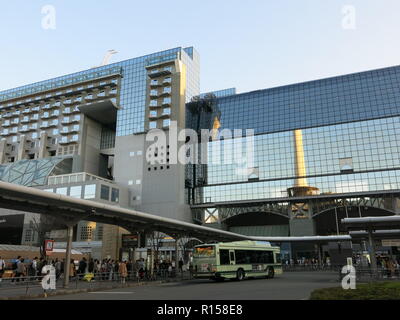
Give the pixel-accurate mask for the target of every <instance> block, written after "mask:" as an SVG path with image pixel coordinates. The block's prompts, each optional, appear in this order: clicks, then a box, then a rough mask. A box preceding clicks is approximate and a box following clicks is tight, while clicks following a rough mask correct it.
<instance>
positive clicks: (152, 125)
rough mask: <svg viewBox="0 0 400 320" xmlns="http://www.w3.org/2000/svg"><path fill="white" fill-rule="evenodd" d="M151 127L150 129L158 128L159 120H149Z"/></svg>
mask: <svg viewBox="0 0 400 320" xmlns="http://www.w3.org/2000/svg"><path fill="white" fill-rule="evenodd" d="M149 128H150V129H156V128H157V121H150V122H149Z"/></svg>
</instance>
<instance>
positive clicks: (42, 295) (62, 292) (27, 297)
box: [0, 280, 181, 301]
mask: <svg viewBox="0 0 400 320" xmlns="http://www.w3.org/2000/svg"><path fill="white" fill-rule="evenodd" d="M170 282H177V283H178V282H181V281H170V280H158V281H153V282H137V283H132V284H126V285H113V286H109V287H99V288H85V289H60V290H57V291H55V292H49V293H47V294H46V293H39V294H31V295H21V296H13V297H0V301H9V300H30V299H41V298H48V297H54V296H62V295H69V294H76V293H87V292H96V291H103V290H113V289H119V288H132V287H140V286H146V285H150V284H163V283H170Z"/></svg>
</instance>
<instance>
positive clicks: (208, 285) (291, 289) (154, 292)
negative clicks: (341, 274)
mask: <svg viewBox="0 0 400 320" xmlns="http://www.w3.org/2000/svg"><path fill="white" fill-rule="evenodd" d="M339 285H340V283H339V282H338V274H337V273H333V272H317V271H314V272H285V273H284V274H283V275H279V276H276V277H275V278H274V279H246V280H243V281H240V282H238V281H231V280H225V281H224V282H213V281H210V280H190V281H183V282H175V283H163V284H148V285H146V286H139V287H131V288H118V289H114V290H104V291H96V292H87V293H77V294H68V295H60V296H51V297H48V298H46V299H48V300H306V299H308V298H309V297H310V294H311V292H312V291H313V290H314V289H318V288H327V287H337V286H339Z"/></svg>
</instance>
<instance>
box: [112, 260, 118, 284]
mask: <svg viewBox="0 0 400 320" xmlns="http://www.w3.org/2000/svg"><path fill="white" fill-rule="evenodd" d="M113 269H114V270H113V271H114V280H118V276H119V261H118V260H117V261H115V263H114V264H113Z"/></svg>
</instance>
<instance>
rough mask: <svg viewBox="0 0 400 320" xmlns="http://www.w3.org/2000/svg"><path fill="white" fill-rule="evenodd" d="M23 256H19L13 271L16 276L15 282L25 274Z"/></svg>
mask: <svg viewBox="0 0 400 320" xmlns="http://www.w3.org/2000/svg"><path fill="white" fill-rule="evenodd" d="M24 261H25V260H24V258H20V259H19V261H18V262H17V270H16V273H15V277H16V278H17V282H19V278H21V277H25V276H26V266H25V263H24Z"/></svg>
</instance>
